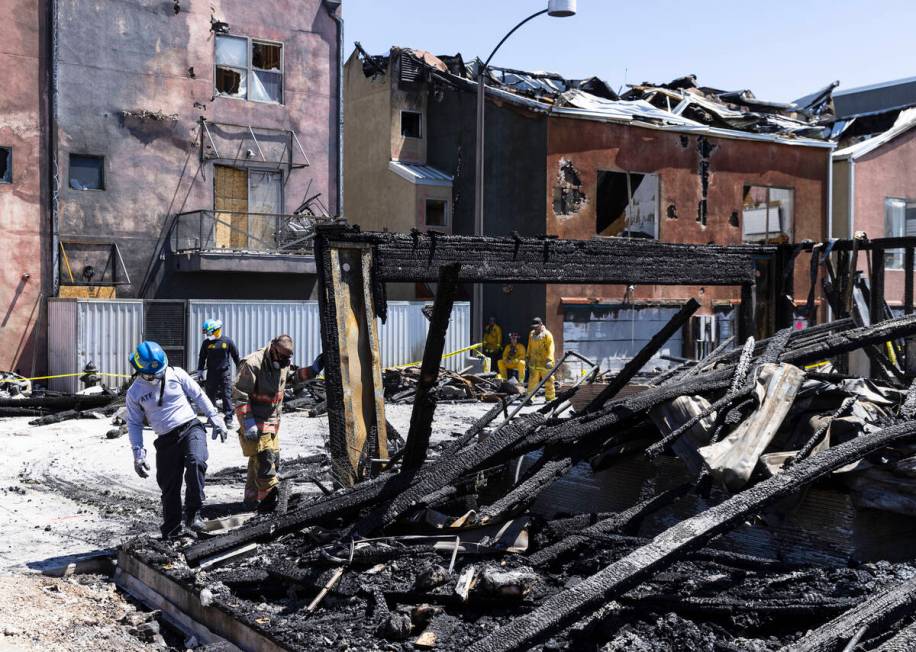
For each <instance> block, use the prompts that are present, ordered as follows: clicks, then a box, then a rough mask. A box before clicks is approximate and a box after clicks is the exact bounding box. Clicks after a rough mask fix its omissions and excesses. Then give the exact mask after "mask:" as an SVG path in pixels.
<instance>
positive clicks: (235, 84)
mask: <svg viewBox="0 0 916 652" xmlns="http://www.w3.org/2000/svg"><path fill="white" fill-rule="evenodd" d="M244 75H245V73H244V71H241V70H235V69H233V68H223V67H221V66H217V67H216V90H217V92H218V93H220V94H222V95H232V96H234V97H244V96H245V88H244V86H243V85H242V78H243V76H244Z"/></svg>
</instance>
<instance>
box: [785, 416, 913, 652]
mask: <svg viewBox="0 0 916 652" xmlns="http://www.w3.org/2000/svg"><path fill="white" fill-rule="evenodd" d="M909 427H912V426H909ZM888 430H890V428H889V429H888ZM884 432H887V430H885V431H884ZM875 436H878V435H875ZM854 441H855V440H854ZM913 611H916V578H911V579H909V580H907V581H906V582H903V583H902V584H898V585H896V586H893V587H891V588H889V589H885V590H884V591H881V592H879V593H876V594H874V595H872V596H871V597H869V598H868V599H867V600H864V601H860V602H859V604H858V605H857V606H856V607H854V608H852V609H850V610H849V611H847V612H845V613H843V614H841V615H839V616H837V617H836V618H834V619H833V620H831V621H830V622H828V623H824V624H823V625H821V626H820V627H818V628H817V629H815V630H814V631H811V632H808V633H807V634H805V635H804V636H802V637H801V638H800V639H799V640H797V641H796V642H795V643H793V644H792V645H787V646H786V647H784V648H782V650H781V652H833V651H834V650H839V649H840V648H841V646H844V645H845V644H846V642H847V641H849V640H850V639H851V638H852V637H853V636H855V635H856V633H857V632H858V631H859V630H860V629H861V628H863V627H864V628H866V631H867V630H868V629H870V628H872V627H877V626H880V625H881V624H882V623H889V622H892V621H894V620H896V619H898V618H902V617H903V616H905V615H907V614H910V613H912V612H913Z"/></svg>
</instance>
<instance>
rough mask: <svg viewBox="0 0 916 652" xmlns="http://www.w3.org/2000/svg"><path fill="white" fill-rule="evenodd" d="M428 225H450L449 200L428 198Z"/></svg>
mask: <svg viewBox="0 0 916 652" xmlns="http://www.w3.org/2000/svg"><path fill="white" fill-rule="evenodd" d="M426 226H448V202H447V201H445V200H444V199H427V200H426Z"/></svg>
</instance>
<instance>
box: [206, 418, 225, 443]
mask: <svg viewBox="0 0 916 652" xmlns="http://www.w3.org/2000/svg"><path fill="white" fill-rule="evenodd" d="M210 425H211V426H213V434H211V435H210V438H211V439H214V440H215V439H216V438H217V437H219V440H220V442H225V441H226V437H228V436H229V430H228V429H227V428H226V422H225V421H224V420H223V417H221V416H220V415H218V414H214V415H213V416H212V417H210Z"/></svg>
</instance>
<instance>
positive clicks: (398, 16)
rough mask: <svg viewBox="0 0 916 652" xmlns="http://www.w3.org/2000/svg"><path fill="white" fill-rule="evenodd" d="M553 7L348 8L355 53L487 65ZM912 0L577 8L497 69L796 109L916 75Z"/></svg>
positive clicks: (511, 0)
mask: <svg viewBox="0 0 916 652" xmlns="http://www.w3.org/2000/svg"><path fill="white" fill-rule="evenodd" d="M546 4H547V0H344V3H343V7H344V19H345V28H344V38H345V40H346V46H347V49H346V54H347V55H349V53H350V52H351V51H352V49H353V42H354V41H360V42H361V43H362V44H363V46H364V47H365V48H366V49H367V50H369V51H370V52H371V53H373V54H380V53H383V52H386V51H387V50H388V48H389V47H390V46H392V45H401V46H405V47H415V48H419V49H424V50H430V51H432V52H433V53H437V54H439V53H441V54H446V53H447V54H454V53H455V52H461V53H462V54H463V55H464V56H465V58H466V59H471V58H473V57H474V56H481V57H485V56H486V55H488V54H489V53H490V51H491V50H492V49H493V48H494V47H495V46H496V44H497V43H498V42H499V39H501V38H502V37H503V35H504V34H505V33H506V32H508V31H509V30H510V29H511V28H512V27H513V26H514V25H515V24H516V23H517V22H518V21H519V20H521V19H522V18H524V17H525V16H528V15H530V14H532V13H534V12H535V11H539V10H540V9H542V8H544V7H546ZM914 24H916V2H914V1H913V0H906V1H904V0H867V1H854V0H833V1H830V0H796V1H794V2H793V1H791V0H768V1H766V2H763V1H757V2H741V3H739V2H721V1H719V0H706V2H690V1H688V0H683V1H674V0H642V2H634V1H633V0H628V1H620V0H578V14H577V15H576V16H574V17H572V18H549V17H547V16H546V15H545V16H540V17H538V18H536V19H534V20H533V21H531V22H530V23H528V24H527V25H525V26H524V27H522V28H521V29H520V30H519V31H518V32H516V33H515V34H513V36H512V37H511V39H509V41H507V42H506V44H505V45H503V47H502V49H501V50H500V51H499V53H498V54H497V55H496V57H495V58H494V59H493V64H494V65H500V66H505V67H509V68H522V69H525V70H549V71H552V72H557V73H560V74H562V75H564V76H566V77H570V78H580V77H588V76H591V75H597V76H599V77H601V78H603V79H605V80H607V81H608V82H609V83H610V84H611V86H612V87H613V88H615V89H617V88H619V87H620V86H622V85H623V84H624V83H625V82H629V83H636V82H641V81H654V82H666V81H670V80H671V79H674V78H675V77H679V76H681V75H686V74H690V73H693V74H695V75H697V77H698V80H699V82H700V84H701V85H705V86H712V87H715V88H722V89H726V90H742V89H750V90H752V91H753V92H754V94H755V95H756V96H757V97H759V98H763V99H767V100H774V101H788V100H793V99H795V98H798V97H800V96H803V95H806V94H808V93H809V92H812V91H814V90H817V89H819V88H821V87H823V86H825V85H826V84H827V83H829V82H831V81H833V80H836V79H838V80H840V82H841V88H852V87H855V86H862V85H865V84H872V83H876V82H880V81H887V80H892V79H899V78H901V77H912V76H916V45H914V39H913V25H914Z"/></svg>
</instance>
